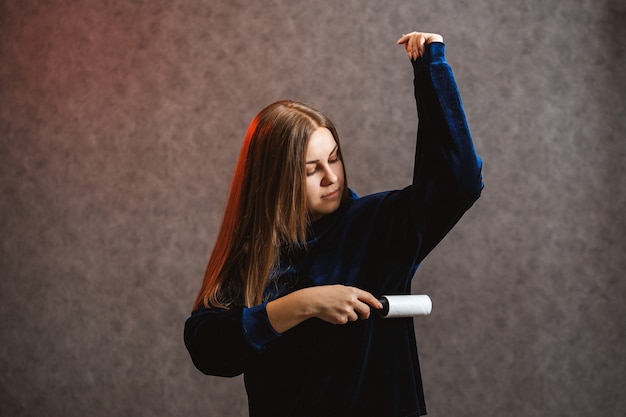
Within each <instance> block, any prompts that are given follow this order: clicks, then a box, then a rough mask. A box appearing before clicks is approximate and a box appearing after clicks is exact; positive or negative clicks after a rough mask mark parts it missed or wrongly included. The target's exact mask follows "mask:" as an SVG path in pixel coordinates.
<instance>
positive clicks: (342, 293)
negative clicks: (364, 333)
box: [320, 285, 383, 324]
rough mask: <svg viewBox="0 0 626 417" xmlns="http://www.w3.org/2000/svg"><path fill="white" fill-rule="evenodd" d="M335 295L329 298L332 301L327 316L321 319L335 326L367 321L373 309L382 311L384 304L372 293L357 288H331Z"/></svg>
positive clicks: (338, 286) (335, 286) (324, 315)
mask: <svg viewBox="0 0 626 417" xmlns="http://www.w3.org/2000/svg"><path fill="white" fill-rule="evenodd" d="M330 289H331V290H332V291H333V295H332V296H329V297H328V298H327V300H328V301H331V300H332V305H330V306H328V309H327V314H323V315H321V316H320V318H321V319H323V320H325V321H328V322H330V323H333V324H346V323H348V322H351V321H357V320H366V319H368V318H369V317H370V311H371V309H372V308H375V309H380V308H382V307H383V306H382V304H381V303H380V301H378V299H377V298H376V297H374V296H373V295H372V294H371V293H369V292H367V291H364V290H361V289H359V288H355V287H348V286H343V285H333V286H330Z"/></svg>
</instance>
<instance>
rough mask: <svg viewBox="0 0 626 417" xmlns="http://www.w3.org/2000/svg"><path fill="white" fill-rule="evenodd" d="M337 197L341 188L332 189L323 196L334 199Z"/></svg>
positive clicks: (325, 198) (326, 198)
mask: <svg viewBox="0 0 626 417" xmlns="http://www.w3.org/2000/svg"><path fill="white" fill-rule="evenodd" d="M337 197H339V189H336V190H335V191H331V192H330V193H328V194H324V195H323V196H322V198H323V199H324V200H334V199H335V198H337Z"/></svg>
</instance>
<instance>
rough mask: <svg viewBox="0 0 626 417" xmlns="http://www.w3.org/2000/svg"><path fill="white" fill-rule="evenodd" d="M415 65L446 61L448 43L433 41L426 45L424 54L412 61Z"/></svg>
mask: <svg viewBox="0 0 626 417" xmlns="http://www.w3.org/2000/svg"><path fill="white" fill-rule="evenodd" d="M411 62H412V63H413V67H415V68H417V67H420V66H428V65H430V64H445V63H446V45H445V44H444V43H443V42H431V43H429V44H428V45H426V52H425V53H424V56H423V57H421V58H418V59H416V60H415V61H411Z"/></svg>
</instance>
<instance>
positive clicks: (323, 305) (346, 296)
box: [266, 285, 383, 333]
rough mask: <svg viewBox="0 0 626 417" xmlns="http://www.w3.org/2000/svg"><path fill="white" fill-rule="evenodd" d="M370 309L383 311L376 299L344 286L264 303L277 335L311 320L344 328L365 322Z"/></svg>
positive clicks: (303, 291) (309, 290) (300, 292)
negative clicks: (316, 319) (352, 322)
mask: <svg viewBox="0 0 626 417" xmlns="http://www.w3.org/2000/svg"><path fill="white" fill-rule="evenodd" d="M370 307H374V308H377V309H381V308H383V306H382V304H381V303H380V301H378V299H377V298H376V297H374V296H373V295H372V294H370V293H369V292H367V291H364V290H361V289H359V288H355V287H347V286H345V285H321V286H318V287H309V288H304V289H301V290H298V291H294V292H292V293H290V294H287V295H285V296H284V297H280V298H277V299H276V300H274V301H270V302H269V303H267V306H266V311H267V317H268V319H269V321H270V324H271V325H272V327H273V328H274V330H276V331H277V332H278V333H284V332H286V331H287V330H289V329H291V328H292V327H295V326H297V325H298V324H300V323H302V322H303V321H305V320H307V319H310V318H312V317H317V318H319V319H321V320H324V321H326V322H328V323H333V324H346V323H348V322H349V321H356V320H358V319H359V318H360V319H363V320H365V319H367V318H369V316H370Z"/></svg>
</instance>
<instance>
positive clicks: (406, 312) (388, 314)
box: [378, 295, 433, 318]
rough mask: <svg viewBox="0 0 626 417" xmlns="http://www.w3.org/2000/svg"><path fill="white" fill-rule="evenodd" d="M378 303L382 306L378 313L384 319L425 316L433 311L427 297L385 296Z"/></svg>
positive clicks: (431, 303)
mask: <svg viewBox="0 0 626 417" xmlns="http://www.w3.org/2000/svg"><path fill="white" fill-rule="evenodd" d="M378 301H380V303H381V304H382V305H383V308H382V309H381V310H379V311H378V313H379V314H380V315H381V316H382V317H385V318H394V317H412V316H427V315H429V314H430V312H431V310H432V309H433V302H432V301H431V299H430V297H429V296H427V295H385V296H384V297H382V298H380V299H379V300H378Z"/></svg>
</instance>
